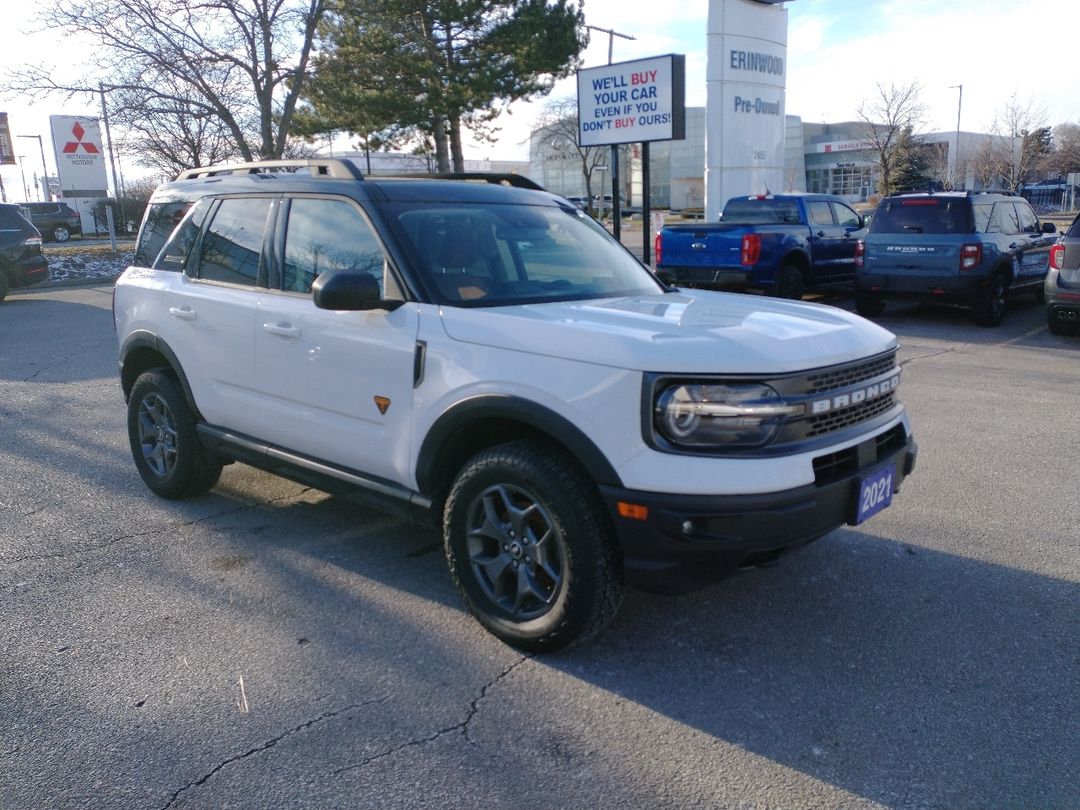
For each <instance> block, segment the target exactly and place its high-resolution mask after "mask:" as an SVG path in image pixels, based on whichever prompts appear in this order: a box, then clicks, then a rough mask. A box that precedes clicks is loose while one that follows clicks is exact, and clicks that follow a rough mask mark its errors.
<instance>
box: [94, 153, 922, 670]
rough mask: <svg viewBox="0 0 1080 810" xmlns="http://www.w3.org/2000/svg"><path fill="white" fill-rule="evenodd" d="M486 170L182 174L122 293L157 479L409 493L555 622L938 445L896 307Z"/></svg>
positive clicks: (662, 577)
mask: <svg viewBox="0 0 1080 810" xmlns="http://www.w3.org/2000/svg"><path fill="white" fill-rule="evenodd" d="M469 179H472V180H475V179H476V178H469ZM485 179H487V180H488V182H469V181H467V180H466V179H462V178H457V179H383V178H379V179H370V178H369V179H364V178H362V177H361V176H360V174H359V172H358V171H357V170H356V169H355V167H353V166H352V165H351V164H349V163H345V162H340V161H323V162H310V163H309V162H295V161H290V162H273V163H261V164H244V165H240V166H228V167H217V168H211V169H199V170H192V171H190V172H186V173H185V174H183V175H181V177H180V178H179V179H178V181H177V182H174V183H169V184H166V185H164V186H162V187H161V188H160V189H159V190H158V191H157V192H156V193H155V195H154V197H153V199H152V200H151V203H150V205H149V207H148V210H147V214H146V218H145V221H144V222H143V227H142V230H141V233H140V236H139V243H138V246H137V250H136V261H135V265H134V266H132V267H130V268H128V270H127V271H126V272H125V273H124V275H123V276H122V277H121V278H120V280H119V281H118V282H117V285H116V290H115V300H114V312H115V321H116V328H117V333H118V335H119V340H120V376H121V381H122V385H123V390H124V394H125V396H126V398H127V400H128V428H129V434H130V440H131V448H132V453H133V455H134V458H135V464H136V466H137V468H138V470H139V472H140V474H141V475H142V477H143V479H144V480H145V482H146V483H147V485H148V486H149V487H150V488H151V489H152V490H153V491H154V492H156V493H158V494H159V495H162V496H164V497H167V498H179V497H185V496H191V495H197V494H201V493H203V492H206V491H207V490H209V489H210V488H211V487H213V486H214V484H215V483H216V481H217V479H218V476H219V475H220V472H221V468H222V465H223V464H225V463H229V462H231V461H241V462H245V463H247V464H252V465H255V466H257V467H260V468H263V469H266V470H270V471H272V472H275V473H277V474H280V475H285V476H289V477H291V478H295V479H297V480H300V481H304V482H307V483H310V484H314V485H316V486H318V487H321V488H324V489H327V490H331V491H341V490H347V491H349V492H352V493H358V494H366V495H368V496H370V498H369V500H370V501H372V502H375V503H378V504H380V505H382V506H384V507H391V508H393V507H405V508H406V509H407V510H408V511H409V512H410V513H412V514H414V515H416V516H417V517H419V518H420V519H422V520H425V521H427V522H428V523H430V524H434V525H437V526H441V527H442V533H443V539H444V544H445V549H446V557H447V561H448V563H449V566H450V570H451V573H452V574H453V576H454V579H455V580H456V582H457V584H458V586H459V588H460V590H461V592H462V594H463V595H464V598H465V600H466V602H467V603H468V605H469V607H470V609H471V610H472V611H473V613H474V614H475V615H476V617H477V618H478V619H479V620H480V621H481V622H482V623H483V624H484V626H485V627H487V628H488V629H489V630H490V631H491V632H493V633H494V634H495V635H497V636H498V637H500V638H502V639H504V640H505V641H507V642H509V643H511V644H514V645H516V646H518V647H521V648H523V649H527V650H551V649H556V648H558V647H561V646H564V645H566V644H568V643H570V642H572V641H574V640H577V639H580V638H584V637H587V636H589V635H590V634H592V633H595V632H597V631H598V630H599V629H600V628H602V627H603V626H604V624H605V623H606V622H607V621H609V620H610V618H611V617H612V616H613V615H614V613H615V611H616V609H617V607H618V604H619V602H620V598H621V594H622V589H623V584H624V581H629V582H631V583H632V584H637V585H640V586H643V587H646V588H649V589H654V590H671V589H685V588H689V587H694V586H698V585H701V584H704V583H706V582H708V581H711V580H713V579H715V578H717V577H719V576H722V575H725V574H729V573H732V572H733V571H735V570H737V569H738V568H739V567H743V566H752V565H760V564H765V563H769V562H772V561H773V560H774V559H775V558H777V557H778V556H780V555H781V554H783V553H784V552H786V551H788V550H790V549H792V548H794V547H796V546H799V545H802V544H805V543H808V542H810V541H812V540H815V539H817V538H818V537H821V536H822V535H825V534H827V533H828V532H830V531H832V530H833V529H835V528H837V527H838V526H841V525H844V524H848V523H850V524H856V523H860V522H862V521H863V520H865V519H867V518H868V517H870V516H871V515H873V514H875V513H876V512H877V511H880V510H881V509H882V508H884V507H886V506H888V505H889V503H890V501H891V499H892V495H893V493H894V492H896V491H898V489H899V487H900V483H901V481H902V480H903V478H904V477H905V476H906V475H908V474H909V473H910V472H911V471H912V469H913V468H914V463H915V456H916V447H915V442H914V440H913V438H912V435H911V428H910V425H909V422H908V418H907V415H906V413H905V411H904V408H903V406H902V405H901V404H900V402H899V400H898V399H897V395H896V394H897V390H896V387H897V383H898V381H899V375H900V370H899V367H898V365H897V362H896V351H897V343H896V339H895V338H894V336H893V335H892V334H890V333H889V332H887V331H885V330H884V329H881V328H880V327H878V326H875V325H874V324H872V323H870V322H868V321H865V320H863V319H862V318H859V317H858V316H856V315H852V314H850V313H847V312H843V311H841V310H838V309H833V308H830V307H824V306H817V305H813V304H804V303H796V302H790V301H778V300H774V299H768V298H761V297H757V296H744V295H738V294H730V293H714V292H703V291H692V292H689V291H687V292H684V291H680V290H677V289H672V288H669V287H666V286H665V285H664V284H662V283H661V282H660V281H658V280H657V279H656V278H655V277H654V276H653V275H652V274H651V273H650V272H649V271H648V270H647V269H646V268H645V267H644V266H643V265H641V264H640V263H639V262H638V261H637V260H636V259H634V258H633V257H632V256H631V255H630V254H629V253H628V252H627V251H626V250H624V249H623V247H622V246H621V245H620V244H619V243H618V242H616V241H615V240H614V239H612V238H611V236H609V235H608V233H607V232H606V231H604V230H603V229H602V228H601V227H599V226H598V225H597V224H596V223H595V222H594V221H593V220H592V219H591V218H589V217H588V216H587V215H586V214H584V213H583V212H582V211H580V210H579V209H577V208H576V207H574V206H572V205H570V204H569V203H567V202H566V201H565V200H563V199H562V198H560V197H557V196H555V195H552V194H548V193H546V192H544V191H542V190H539V189H538V188H537V187H536V186H535V185H533V184H532V183H530V182H528V181H526V180H524V179H523V178H520V177H514V176H510V177H497V176H488V177H486V178H485ZM177 223H178V224H177Z"/></svg>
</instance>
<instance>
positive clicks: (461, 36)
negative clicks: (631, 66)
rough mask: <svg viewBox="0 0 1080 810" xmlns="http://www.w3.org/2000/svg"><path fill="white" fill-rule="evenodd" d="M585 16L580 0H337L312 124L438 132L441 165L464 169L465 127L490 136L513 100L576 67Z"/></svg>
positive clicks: (323, 43) (407, 134)
mask: <svg viewBox="0 0 1080 810" xmlns="http://www.w3.org/2000/svg"><path fill="white" fill-rule="evenodd" d="M584 22H585V20H584V15H583V13H582V11H581V9H580V7H579V6H578V5H577V4H576V3H574V2H572V0H337V3H336V5H335V7H334V8H333V9H332V11H331V13H330V14H329V15H328V17H327V19H326V20H325V21H324V23H323V25H322V27H321V28H320V31H319V43H320V52H319V54H318V55H317V56H316V58H315V60H314V75H313V77H312V78H311V80H310V83H309V85H308V87H307V93H306V100H307V102H308V104H309V105H310V106H309V109H308V110H307V111H306V114H305V116H304V119H303V125H304V128H305V129H306V130H307V131H309V132H315V131H327V130H330V129H346V130H348V131H350V132H354V133H358V134H362V135H376V136H377V139H378V140H380V141H381V142H394V141H398V142H400V141H401V140H405V139H411V140H421V141H427V140H430V142H432V143H434V146H435V155H436V161H437V165H438V168H439V170H440V171H447V170H449V169H450V168H451V165H452V166H453V168H454V170H456V171H461V170H462V168H463V166H464V157H463V154H462V149H461V133H462V128H463V127H467V128H469V129H471V130H473V131H474V132H475V133H478V134H480V135H481V136H483V135H486V134H488V130H487V126H488V125H489V124H490V122H491V121H492V120H493V119H494V118H495V117H496V116H497V115H498V114H499V112H501V111H502V109H504V108H505V106H506V105H508V104H509V103H511V102H513V101H516V100H519V99H525V98H530V97H534V96H537V95H540V94H543V93H546V92H548V91H550V89H551V87H552V86H553V84H554V83H555V81H556V80H557V79H560V78H563V77H564V76H567V75H569V74H570V72H571V71H572V70H573V69H574V68H575V67H576V66H577V65H578V56H579V54H580V53H581V50H582V49H583V48H584V46H585V44H586V42H587V38H586V35H585V28H584Z"/></svg>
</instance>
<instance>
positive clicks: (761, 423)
mask: <svg viewBox="0 0 1080 810" xmlns="http://www.w3.org/2000/svg"><path fill="white" fill-rule="evenodd" d="M803 410H804V409H803V406H802V405H788V404H786V403H785V402H784V401H783V400H781V399H780V395H779V394H777V393H776V391H774V390H773V389H772V388H770V387H769V386H767V385H762V384H759V383H746V384H730V385H725V384H715V383H680V384H676V385H670V386H668V387H667V388H664V389H663V390H662V391H661V392H660V394H659V396H658V397H657V398H656V406H655V409H654V417H655V418H654V423H655V426H656V430H657V432H658V433H659V434H660V435H661V436H663V437H664V438H665V439H667V440H668V441H669V442H671V443H672V444H675V445H679V446H684V447H696V448H704V447H758V446H761V445H763V444H767V443H768V442H769V441H771V440H772V438H773V437H774V436H775V435H776V434H777V433H778V432H779V430H780V428H781V427H782V426H783V424H784V422H785V421H786V420H787V419H788V417H791V416H796V415H798V414H800V413H802V412H803Z"/></svg>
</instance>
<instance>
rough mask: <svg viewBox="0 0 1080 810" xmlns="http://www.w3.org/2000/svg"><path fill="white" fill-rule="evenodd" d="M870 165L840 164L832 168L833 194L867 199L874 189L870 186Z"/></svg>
mask: <svg viewBox="0 0 1080 810" xmlns="http://www.w3.org/2000/svg"><path fill="white" fill-rule="evenodd" d="M870 182H871V168H870V167H869V166H840V167H837V168H835V169H833V170H832V191H831V193H832V194H836V195H838V196H840V197H848V198H853V199H857V200H865V199H867V198H868V197H869V196H870V194H871V192H872V191H873V189H872V188H871V186H870Z"/></svg>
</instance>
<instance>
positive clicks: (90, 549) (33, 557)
mask: <svg viewBox="0 0 1080 810" xmlns="http://www.w3.org/2000/svg"><path fill="white" fill-rule="evenodd" d="M311 489H312V487H305V488H304V489H302V490H300V491H299V492H297V493H293V494H291V495H282V496H281V497H279V498H269V499H268V500H265V501H257V502H255V503H247V504H241V505H240V506H237V507H234V508H233V509H227V510H225V511H222V512H215V513H214V514H212V515H204V516H203V517H201V518H197V519H195V520H188V521H182V522H180V523H172V524H170V525H168V526H162V527H160V528H156V529H149V530H147V531H144V532H135V533H133V534H122V535H120V536H118V537H112V538H109V539H107V540H105V542H102V543H96V544H94V545H89V546H86V547H84V548H77V549H73V550H69V551H54V552H50V553H47V554H25V555H23V556H22V557H14V558H12V559H8V560H5V559H0V565H18V564H19V563H24V562H38V561H41V560H56V559H61V558H64V557H77V556H80V555H83V554H93V553H94V552H97V551H101V550H103V549H107V548H110V547H112V546H115V545H116V544H117V543H123V542H124V541H125V540H135V539H137V538H140V537H153V536H154V535H155V534H163V533H165V532H174V531H176V530H178V529H185V528H188V527H189V526H198V525H199V524H200V523H205V522H207V521H209V520H215V519H216V518H221V517H228V516H229V515H235V514H237V513H239V512H244V511H246V510H248V509H257V508H259V507H262V506H269V505H270V504H274V503H278V502H280V501H288V500H292V499H294V498H299V497H301V496H302V495H304V494H306V493H308V492H310V491H311ZM55 539H56V538H52V539H47V540H45V541H44V542H45V543H49V542H52V541H53V540H55ZM91 542H92V541H91Z"/></svg>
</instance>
